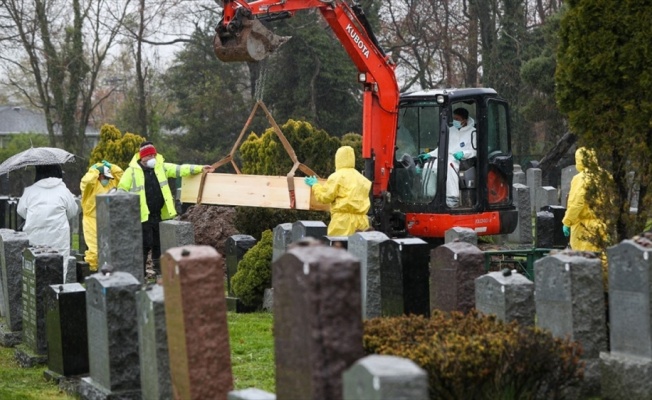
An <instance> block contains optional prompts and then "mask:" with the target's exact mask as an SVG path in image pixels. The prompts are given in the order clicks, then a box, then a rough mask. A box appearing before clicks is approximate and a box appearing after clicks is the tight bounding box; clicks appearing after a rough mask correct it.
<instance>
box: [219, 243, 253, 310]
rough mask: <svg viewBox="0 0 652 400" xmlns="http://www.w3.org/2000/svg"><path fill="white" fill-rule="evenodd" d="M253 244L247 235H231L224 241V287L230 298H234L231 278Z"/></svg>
mask: <svg viewBox="0 0 652 400" xmlns="http://www.w3.org/2000/svg"><path fill="white" fill-rule="evenodd" d="M255 244H256V239H254V237H253V236H249V235H233V236H230V237H229V238H228V239H226V285H227V293H228V294H229V296H230V297H235V293H233V288H232V287H231V278H233V275H235V273H236V272H237V271H238V263H239V262H240V261H241V260H242V257H244V255H245V254H246V253H247V251H249V249H251V248H252V247H254V245H255Z"/></svg>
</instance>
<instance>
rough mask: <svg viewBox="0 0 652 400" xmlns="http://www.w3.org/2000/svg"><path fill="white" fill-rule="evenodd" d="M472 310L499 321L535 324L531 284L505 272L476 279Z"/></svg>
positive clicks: (519, 276)
mask: <svg viewBox="0 0 652 400" xmlns="http://www.w3.org/2000/svg"><path fill="white" fill-rule="evenodd" d="M475 308H476V309H477V310H478V311H480V312H481V313H483V314H487V315H490V314H493V315H495V316H496V317H498V319H500V320H501V321H505V322H512V321H517V322H518V323H519V324H521V325H523V326H533V325H534V283H532V281H530V280H529V279H527V278H526V277H525V276H523V275H521V274H519V273H516V272H514V271H512V270H509V269H506V270H505V271H504V272H503V271H499V272H490V273H488V274H485V275H482V276H480V277H478V278H476V279H475Z"/></svg>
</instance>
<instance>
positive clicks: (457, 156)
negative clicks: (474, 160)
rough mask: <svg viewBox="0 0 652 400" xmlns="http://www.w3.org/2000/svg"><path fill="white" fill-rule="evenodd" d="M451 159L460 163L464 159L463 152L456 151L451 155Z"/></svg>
mask: <svg viewBox="0 0 652 400" xmlns="http://www.w3.org/2000/svg"><path fill="white" fill-rule="evenodd" d="M453 157H455V159H456V160H457V161H460V160H461V159H462V158H464V152H463V151H457V152H455V153H453Z"/></svg>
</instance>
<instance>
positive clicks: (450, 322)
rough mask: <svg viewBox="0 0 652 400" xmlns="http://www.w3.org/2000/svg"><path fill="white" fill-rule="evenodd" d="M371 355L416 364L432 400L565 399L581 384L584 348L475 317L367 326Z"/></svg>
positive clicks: (437, 315)
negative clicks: (421, 371) (569, 390)
mask: <svg viewBox="0 0 652 400" xmlns="http://www.w3.org/2000/svg"><path fill="white" fill-rule="evenodd" d="M364 349H365V352H366V353H367V354H385V355H394V356H398V357H404V358H407V359H410V360H412V361H414V362H415V363H416V364H417V365H419V366H420V367H421V368H423V369H424V370H425V371H426V372H427V373H428V380H429V387H430V398H431V399H487V400H489V399H543V398H545V399H561V398H563V397H564V393H565V391H566V390H567V389H568V388H570V387H575V386H576V385H578V384H579V380H581V379H582V377H583V364H582V363H580V360H579V357H580V354H581V348H580V346H579V344H577V343H575V342H571V341H568V340H560V339H556V338H554V337H553V336H552V334H551V333H549V332H547V331H543V330H541V329H539V328H536V327H523V326H520V325H518V324H517V323H516V322H513V323H509V324H508V323H504V322H502V321H500V320H498V319H496V318H495V317H494V316H483V315H480V314H479V313H477V312H476V311H472V312H471V313H468V314H462V313H458V312H453V313H450V314H448V313H444V312H440V311H434V312H433V315H432V317H431V318H426V317H423V316H415V315H409V316H400V317H391V318H375V319H371V320H367V321H365V324H364Z"/></svg>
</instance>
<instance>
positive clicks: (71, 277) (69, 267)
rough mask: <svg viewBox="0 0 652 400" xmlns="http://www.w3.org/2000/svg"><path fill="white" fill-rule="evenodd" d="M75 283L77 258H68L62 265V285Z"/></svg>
mask: <svg viewBox="0 0 652 400" xmlns="http://www.w3.org/2000/svg"><path fill="white" fill-rule="evenodd" d="M76 282H77V258H75V257H73V256H69V257H68V259H67V260H64V263H63V283H76Z"/></svg>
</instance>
